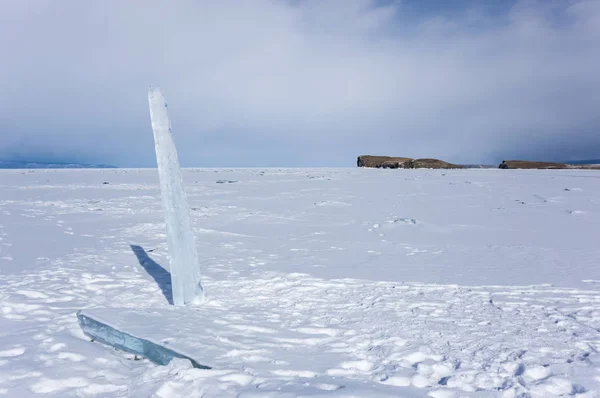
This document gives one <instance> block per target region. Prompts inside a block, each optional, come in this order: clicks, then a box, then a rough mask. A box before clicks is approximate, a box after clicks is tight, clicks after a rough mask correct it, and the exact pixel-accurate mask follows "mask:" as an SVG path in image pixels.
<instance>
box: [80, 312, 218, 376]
mask: <svg viewBox="0 0 600 398" xmlns="http://www.w3.org/2000/svg"><path fill="white" fill-rule="evenodd" d="M77 320H78V321H79V325H80V326H81V329H82V330H83V332H84V333H85V334H86V335H88V336H90V337H91V338H92V339H94V340H97V341H99V342H101V343H104V344H108V345H111V346H113V347H115V348H117V349H120V350H123V351H126V352H129V353H132V354H135V355H140V356H143V357H145V358H148V359H149V360H151V361H152V362H154V363H155V364H158V365H168V364H169V362H171V360H172V359H173V358H185V359H189V360H190V361H191V362H192V365H194V367H196V368H200V369H210V367H209V366H205V365H201V364H199V363H198V362H196V361H195V360H194V359H192V358H189V357H187V356H185V355H183V354H180V353H178V352H177V351H174V350H171V349H169V348H167V347H165V345H164V344H157V343H154V342H153V341H150V340H147V339H143V338H140V337H137V336H134V335H131V334H129V333H125V332H122V331H120V330H119V329H117V328H115V327H113V326H112V325H110V324H109V323H105V322H103V321H102V320H99V319H95V318H94V317H93V316H89V315H87V314H86V313H85V312H84V311H79V312H77Z"/></svg>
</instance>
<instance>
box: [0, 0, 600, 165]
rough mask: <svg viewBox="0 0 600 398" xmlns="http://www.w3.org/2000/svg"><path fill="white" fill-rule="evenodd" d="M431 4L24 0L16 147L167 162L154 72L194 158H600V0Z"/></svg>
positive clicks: (7, 93)
mask: <svg viewBox="0 0 600 398" xmlns="http://www.w3.org/2000/svg"><path fill="white" fill-rule="evenodd" d="M425 3H429V4H430V7H428V8H427V9H426V10H423V9H422V8H423V7H422V6H421V7H420V8H421V9H417V8H416V7H412V6H411V4H412V3H411V2H410V1H405V2H381V1H369V0H344V1H342V0H332V1H317V0H306V1H283V0H281V1H276V0H252V1H250V0H246V1H243V0H240V1H233V0H231V1H227V0H225V1H208V0H207V1H191V0H189V1H176V2H166V1H86V2H82V1H75V0H63V1H50V0H46V1H43V0H30V1H24V0H18V1H17V0H12V1H9V0H7V1H5V2H3V3H2V5H0V48H1V49H2V57H1V58H2V61H1V62H0V85H1V87H2V95H1V96H0V157H11V158H32V157H35V158H36V159H37V160H42V159H40V158H45V159H47V160H54V161H56V160H68V161H80V162H106V163H116V164H119V165H124V166H138V165H141V166H151V165H153V164H154V158H153V157H154V154H153V141H152V132H151V130H150V124H149V116H148V110H147V102H146V101H147V100H146V90H147V87H148V85H150V84H159V85H161V86H162V88H163V91H164V93H165V96H166V97H167V100H168V101H169V103H170V112H171V118H172V124H173V129H174V133H175V134H176V137H175V139H176V142H177V145H178V148H179V152H180V158H181V159H182V163H183V164H184V165H188V166H192V165H193V166H223V165H232V166H237V165H248V166H252V165H352V164H353V162H354V159H355V156H356V155H359V154H364V153H372V154H392V155H401V156H415V157H421V156H428V157H441V158H445V159H448V160H452V161H456V162H497V161H499V160H501V159H502V158H514V157H521V158H523V157H529V158H539V159H542V158H543V159H551V160H560V159H565V158H568V159H574V158H586V157H592V158H597V157H600V156H599V152H600V139H599V138H598V136H599V135H600V134H599V132H600V131H599V130H600V129H599V127H600V116H599V114H600V112H599V110H598V108H599V106H598V104H600V78H599V74H598V70H600V51H598V48H600V0H571V1H568V0H564V1H538V2H536V1H520V2H517V3H514V4H512V5H508V6H506V7H501V8H498V7H494V8H493V9H492V8H489V7H487V6H485V5H482V4H484V3H480V2H466V3H464V4H465V5H464V6H463V7H459V8H457V7H454V8H450V7H448V6H447V4H448V3H444V4H446V6H445V7H443V8H438V7H436V6H435V4H436V3H435V2H432V1H430V2H425ZM415 4H416V3H415ZM456 4H458V3H456ZM496 4H497V2H496ZM504 4H507V3H504Z"/></svg>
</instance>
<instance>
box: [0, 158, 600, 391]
mask: <svg viewBox="0 0 600 398" xmlns="http://www.w3.org/2000/svg"><path fill="white" fill-rule="evenodd" d="M181 172H182V174H183V177H184V179H185V181H188V180H189V181H193V182H195V183H194V184H186V187H185V188H186V192H187V194H188V200H189V204H190V205H191V209H192V213H191V214H192V216H193V217H192V221H194V222H197V223H198V224H197V225H195V223H194V224H193V225H195V227H196V228H195V234H196V236H200V237H201V239H200V238H199V239H198V241H197V247H198V251H199V253H201V254H202V258H201V265H202V276H203V283H204V284H205V285H208V284H210V285H209V286H210V295H207V299H206V301H205V302H204V303H203V305H201V306H196V307H187V306H186V307H174V306H172V305H169V303H168V302H167V301H166V300H165V299H164V296H163V294H161V292H162V293H164V294H165V295H167V294H166V293H168V294H169V297H170V286H166V285H165V284H164V283H163V281H164V280H165V279H164V278H163V276H164V277H165V278H167V279H166V280H167V281H168V280H169V277H168V276H167V275H166V274H167V271H168V268H169V267H168V265H169V264H168V246H167V239H166V236H165V231H164V216H163V211H162V203H161V201H159V200H156V198H157V197H158V196H159V195H160V187H159V184H157V183H156V177H157V174H156V170H151V169H141V170H135V169H116V170H109V169H107V170H31V171H26V170H16V171H0V397H3V396H7V397H30V396H34V395H36V394H38V393H45V394H46V395H45V396H52V397H152V396H154V397H167V396H171V397H187V396H203V397H206V398H215V397H218V398H223V397H226V398H237V397H261V398H262V397H298V396H303V397H306V396H310V397H314V396H327V397H335V398H339V397H346V398H348V397H350V396H355V397H356V396H360V397H382V396H386V397H397V396H410V395H411V394H413V395H414V396H419V397H423V396H431V397H477V398H481V397H498V396H507V397H509V396H522V397H524V396H531V397H556V396H559V395H560V394H565V395H567V396H573V397H577V398H584V397H586V398H589V397H598V396H600V383H599V382H598V377H600V354H598V352H600V333H599V332H598V330H600V267H598V259H599V258H600V247H599V245H598V231H599V230H600V184H599V182H600V172H598V171H583V170H555V171H552V170H479V169H478V170H377V169H374V170H371V169H359V168H345V169H344V168H340V169H322V168H319V169H182V170H181ZM220 179H222V180H228V181H239V183H236V184H216V183H215V181H216V180H220ZM103 182H109V183H110V184H106V185H104V184H103ZM566 189H568V190H566ZM402 218H404V219H414V220H415V221H416V224H414V223H412V222H409V223H406V222H405V221H400V219H402ZM375 225H377V227H375ZM48 236H51V237H52V239H47V237H48ZM130 245H132V246H139V247H140V248H143V250H144V252H141V251H140V253H141V254H142V256H139V257H140V258H139V262H138V261H136V257H135V256H134V255H132V253H131V251H130V250H129V248H128V247H129V246H130ZM145 262H152V263H151V266H149V265H148V263H145ZM144 264H146V266H144ZM161 268H164V270H163V271H161ZM232 292H233V293H232ZM123 307H128V308H123ZM100 308H102V311H106V316H103V317H99V315H100V314H99V311H101V309H100ZM75 309H85V310H84V311H83V312H82V313H83V314H87V315H90V316H91V315H92V311H93V315H94V317H93V319H95V320H101V321H103V322H104V324H105V325H107V326H110V327H111V328H113V329H115V330H119V331H121V332H126V333H127V334H128V335H130V336H132V338H136V339H141V340H145V341H148V342H150V343H153V344H157V345H161V346H163V347H164V348H167V349H170V350H172V351H175V352H177V353H180V354H182V355H184V356H188V357H190V358H193V359H194V360H196V361H198V363H199V364H202V365H205V366H210V367H211V369H197V368H193V367H192V366H191V364H190V361H189V360H187V359H181V358H177V357H174V359H173V360H171V361H170V362H169V364H168V365H167V366H157V365H155V364H154V363H152V362H151V361H149V360H147V359H141V360H138V361H134V360H132V357H133V354H126V353H125V354H124V353H123V352H121V351H120V350H115V349H112V347H110V348H107V346H105V345H103V344H99V343H90V339H89V338H88V337H87V336H85V335H84V333H83V332H82V329H81V327H80V326H79V324H78V322H77V318H76V317H75V316H74V315H75V314H74V312H75ZM177 314H179V316H180V318H176V315H177ZM115 317H116V318H115ZM130 326H131V327H132V329H130ZM133 328H135V329H133ZM98 341H99V340H98ZM115 341H117V340H115ZM130 344H131V343H130V342H127V345H128V346H129V345H130ZM146 355H148V354H146ZM403 386H410V387H403ZM399 389H401V390H399ZM405 389H407V390H405ZM408 389H412V390H408ZM399 391H400V392H399ZM584 391H585V392H584ZM3 394H4V395H3ZM569 394H571V395H569ZM36 396H37V395H36Z"/></svg>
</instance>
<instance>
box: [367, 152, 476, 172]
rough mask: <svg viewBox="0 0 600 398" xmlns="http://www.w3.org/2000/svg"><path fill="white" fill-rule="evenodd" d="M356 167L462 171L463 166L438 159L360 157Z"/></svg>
mask: <svg viewBox="0 0 600 398" xmlns="http://www.w3.org/2000/svg"><path fill="white" fill-rule="evenodd" d="M356 165H357V166H358V167H372V168H378V169H462V168H464V167H463V166H460V165H457V164H452V163H448V162H444V161H443V160H439V159H412V158H401V157H391V156H371V155H362V156H359V157H358V159H357V160H356Z"/></svg>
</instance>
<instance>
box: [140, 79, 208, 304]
mask: <svg viewBox="0 0 600 398" xmlns="http://www.w3.org/2000/svg"><path fill="white" fill-rule="evenodd" d="M148 102H149V104H150V118H151V120H152V130H153V131H154V143H155V149H156V160H157V163H158V174H159V177H160V192H161V196H162V202H163V209H164V214H165V219H166V224H167V240H168V243H169V256H170V261H169V264H170V269H171V280H172V289H173V304H175V305H176V306H183V305H190V304H192V305H195V304H200V303H201V302H202V301H203V298H204V292H203V289H202V284H201V280H200V279H201V278H200V265H199V261H198V252H197V250H196V243H195V239H194V232H193V230H192V224H191V221H190V210H189V206H188V201H187V197H186V194H185V190H184V188H183V180H182V177H181V171H180V169H179V160H178V157H177V149H176V148H175V142H174V140H173V134H172V132H171V122H170V120H169V114H168V112H167V104H166V102H165V99H164V97H163V94H162V92H161V90H160V88H158V87H151V88H150V90H149V92H148Z"/></svg>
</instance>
